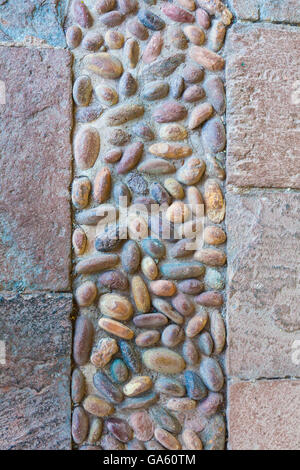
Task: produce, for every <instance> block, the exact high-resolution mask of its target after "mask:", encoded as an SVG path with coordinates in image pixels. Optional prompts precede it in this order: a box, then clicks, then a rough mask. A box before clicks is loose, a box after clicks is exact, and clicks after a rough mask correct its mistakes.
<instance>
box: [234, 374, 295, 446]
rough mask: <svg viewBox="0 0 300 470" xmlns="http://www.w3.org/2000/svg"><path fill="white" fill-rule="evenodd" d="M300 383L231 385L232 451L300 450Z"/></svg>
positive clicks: (275, 382)
mask: <svg viewBox="0 0 300 470" xmlns="http://www.w3.org/2000/svg"><path fill="white" fill-rule="evenodd" d="M299 394H300V380H268V381H266V380H261V381H258V382H255V383H251V382H237V383H233V384H230V385H229V397H228V398H229V403H230V406H229V414H228V417H229V443H228V445H229V448H230V449H232V450H295V449H299V448H300V408H299Z"/></svg>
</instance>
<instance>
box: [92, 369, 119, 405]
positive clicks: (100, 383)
mask: <svg viewBox="0 0 300 470" xmlns="http://www.w3.org/2000/svg"><path fill="white" fill-rule="evenodd" d="M93 383H94V386H95V387H96V389H97V390H98V392H99V393H100V394H101V395H102V396H103V398H105V399H106V400H108V401H109V402H110V403H120V402H121V401H122V400H123V398H124V396H123V393H122V392H121V390H119V389H118V388H117V386H116V385H114V384H113V383H112V382H111V381H110V380H109V378H108V377H107V376H106V375H105V374H104V373H103V372H100V371H98V372H96V374H95V375H94V378H93Z"/></svg>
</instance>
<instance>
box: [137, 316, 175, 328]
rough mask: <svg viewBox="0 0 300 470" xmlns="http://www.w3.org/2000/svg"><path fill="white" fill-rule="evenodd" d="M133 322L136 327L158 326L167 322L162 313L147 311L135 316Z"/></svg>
mask: <svg viewBox="0 0 300 470" xmlns="http://www.w3.org/2000/svg"><path fill="white" fill-rule="evenodd" d="M133 323H134V324H135V326H137V327H138V328H160V327H161V326H165V325H166V324H167V323H168V319H167V318H166V317H165V315H163V314H162V313H147V314H146V315H138V316H135V317H134V318H133Z"/></svg>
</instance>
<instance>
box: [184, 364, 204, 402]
mask: <svg viewBox="0 0 300 470" xmlns="http://www.w3.org/2000/svg"><path fill="white" fill-rule="evenodd" d="M184 380H185V387H186V390H187V395H188V397H189V398H192V399H193V400H203V399H204V398H205V397H206V396H207V393H208V392H207V389H206V387H205V385H204V383H203V382H202V380H201V378H200V377H199V375H198V374H196V372H194V371H192V370H186V371H185V372H184Z"/></svg>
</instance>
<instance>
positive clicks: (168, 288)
mask: <svg viewBox="0 0 300 470" xmlns="http://www.w3.org/2000/svg"><path fill="white" fill-rule="evenodd" d="M149 288H150V290H151V292H152V293H153V294H155V295H158V296H161V297H172V295H174V294H175V292H176V285H175V284H174V282H172V281H167V280H165V279H160V280H158V281H152V282H150V284H149Z"/></svg>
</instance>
